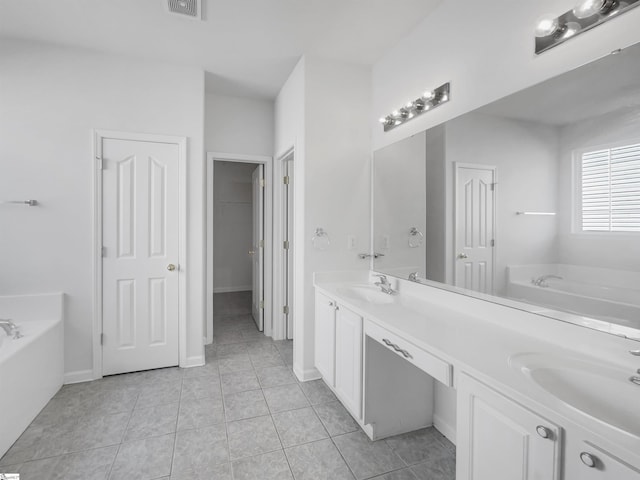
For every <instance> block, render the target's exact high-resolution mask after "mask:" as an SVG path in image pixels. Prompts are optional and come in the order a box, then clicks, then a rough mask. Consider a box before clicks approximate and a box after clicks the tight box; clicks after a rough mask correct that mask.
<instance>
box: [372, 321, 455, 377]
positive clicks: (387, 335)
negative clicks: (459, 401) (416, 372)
mask: <svg viewBox="0 0 640 480" xmlns="http://www.w3.org/2000/svg"><path fill="white" fill-rule="evenodd" d="M364 333H365V335H368V336H369V337H371V338H372V339H374V340H375V341H376V342H379V343H381V344H382V345H384V346H385V347H387V348H388V350H389V351H390V352H394V353H395V354H396V355H400V357H402V358H404V359H405V360H407V361H408V362H410V363H412V364H414V365H415V366H416V367H418V368H419V369H420V370H422V371H424V372H426V373H428V374H429V375H431V376H432V377H433V378H435V379H436V380H438V381H439V382H442V383H444V384H445V385H447V386H448V387H452V386H453V375H452V370H453V369H452V366H451V364H449V363H447V362H445V361H444V360H441V359H440V358H438V357H436V356H435V355H432V354H430V353H429V352H426V351H424V350H422V349H420V348H418V347H416V346H415V345H414V344H412V343H409V342H408V341H407V340H404V339H403V338H400V337H398V336H397V335H395V334H393V333H391V332H389V331H388V330H385V329H384V328H382V327H379V326H378V325H376V324H375V323H372V322H369V321H367V322H366V323H365V331H364Z"/></svg>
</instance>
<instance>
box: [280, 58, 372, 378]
mask: <svg viewBox="0 0 640 480" xmlns="http://www.w3.org/2000/svg"><path fill="white" fill-rule="evenodd" d="M370 99H371V91H370V71H369V70H368V69H367V68H364V67H361V66H354V65H347V64H342V63H338V62H332V61H327V60H324V59H320V58H316V57H309V56H306V57H304V58H303V59H302V60H301V61H300V62H299V63H298V65H297V66H296V68H295V69H294V71H293V73H292V75H291V76H290V77H289V79H288V80H287V83H286V84H285V86H284V87H283V89H282V90H281V92H280V94H279V95H278V98H277V99H276V110H275V111H276V117H275V118H276V131H275V133H276V135H275V136H276V141H275V149H276V152H277V154H278V155H280V154H282V153H284V152H285V151H286V150H287V149H289V148H290V147H292V146H295V152H296V156H295V160H294V163H295V173H294V217H295V228H296V233H295V238H294V243H293V249H294V258H295V264H296V267H295V271H294V285H295V287H294V306H293V309H294V310H293V312H294V369H295V371H296V374H297V375H298V376H299V377H301V378H309V377H312V376H314V375H316V373H314V372H315V368H314V352H313V342H314V337H313V328H314V299H313V272H315V271H330V270H354V269H368V267H369V263H368V262H366V261H362V260H360V259H358V257H357V254H358V253H359V252H360V251H367V250H368V248H369V233H370V232H369V224H370V214H369V211H370V208H369V204H370V188H371V187H370V160H371V153H370V151H371V150H370V149H371V137H370V130H369V127H368V123H367V118H368V117H369V115H370V108H369V107H370ZM317 227H322V228H324V229H325V231H326V232H327V233H328V234H329V236H330V239H331V246H330V248H329V249H327V250H325V251H318V250H315V249H313V247H312V246H311V242H310V240H311V238H312V236H313V233H314V231H315V229H316V228H317ZM349 235H353V236H354V237H355V238H356V248H355V249H353V250H349V249H348V248H347V237H348V236H349Z"/></svg>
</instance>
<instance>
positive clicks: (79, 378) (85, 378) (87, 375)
mask: <svg viewBox="0 0 640 480" xmlns="http://www.w3.org/2000/svg"><path fill="white" fill-rule="evenodd" d="M91 380H93V370H76V371H75V372H67V373H65V374H64V378H63V380H62V381H63V382H64V384H65V385H69V384H70V383H81V382H90V381H91Z"/></svg>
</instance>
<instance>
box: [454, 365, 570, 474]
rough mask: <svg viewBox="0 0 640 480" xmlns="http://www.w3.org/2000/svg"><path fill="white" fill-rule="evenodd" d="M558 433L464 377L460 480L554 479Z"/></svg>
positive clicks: (460, 398)
mask: <svg viewBox="0 0 640 480" xmlns="http://www.w3.org/2000/svg"><path fill="white" fill-rule="evenodd" d="M560 444H561V442H560V429H559V428H558V427H557V426H556V425H554V424H552V423H551V422H549V421H548V420H546V419H544V418H542V417H540V416H539V415H537V414H535V413H534V412H532V411H530V410H528V409H527V408H525V407H523V406H521V405H519V404H517V403H515V402H514V401H512V400H510V399H508V398H507V397H504V396H502V395H501V394H499V393H498V392H496V391H495V390H493V389H491V388H489V387H487V386H486V385H484V384H482V383H480V382H478V381H476V380H474V379H473V378H471V377H469V376H468V375H466V374H464V373H462V374H461V375H460V379H459V381H458V446H457V447H458V449H457V463H456V468H457V476H456V478H457V479H458V480H558V479H559V478H560V458H559V457H560Z"/></svg>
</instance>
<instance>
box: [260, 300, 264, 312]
mask: <svg viewBox="0 0 640 480" xmlns="http://www.w3.org/2000/svg"><path fill="white" fill-rule="evenodd" d="M260 309H262V310H264V300H260Z"/></svg>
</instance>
